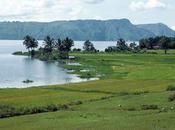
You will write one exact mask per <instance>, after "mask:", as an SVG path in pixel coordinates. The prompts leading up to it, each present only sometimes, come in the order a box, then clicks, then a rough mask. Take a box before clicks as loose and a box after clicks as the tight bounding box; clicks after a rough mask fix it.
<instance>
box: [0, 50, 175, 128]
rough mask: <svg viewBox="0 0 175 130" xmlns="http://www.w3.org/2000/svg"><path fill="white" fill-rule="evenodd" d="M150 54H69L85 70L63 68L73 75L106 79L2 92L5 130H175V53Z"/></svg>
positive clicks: (1, 122) (0, 125)
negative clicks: (79, 74) (174, 89)
mask: <svg viewBox="0 0 175 130" xmlns="http://www.w3.org/2000/svg"><path fill="white" fill-rule="evenodd" d="M150 52H151V53H150V54H146V53H143V54H135V53H132V54H131V53H130V54H126V53H96V52H93V53H91V52H79V53H77V52H74V53H72V52H69V55H71V56H75V57H76V58H75V59H74V60H73V61H74V62H78V63H80V65H74V66H72V65H63V67H65V68H67V69H71V70H75V71H72V72H71V73H77V74H78V73H84V74H85V75H86V74H87V75H90V76H91V75H96V76H97V75H100V77H99V78H100V79H99V80H97V81H89V82H84V83H76V84H65V85H54V86H43V87H33V88H26V89H0V104H1V105H0V115H1V118H2V117H3V118H4V119H0V128H1V129H3V130H11V129H13V130H19V129H25V130H30V129H33V130H47V129H58V128H59V129H63V130H64V129H73V130H74V129H75V130H77V129H83V130H84V129H85V130H86V129H87V130H88V129H95V130H98V129H99V130H100V129H124V130H130V129H134V130H135V129H136V130H140V129H141V130H147V129H153V130H154V129H158V130H159V129H166V130H173V129H174V121H175V120H174V119H175V116H174V112H175V109H174V108H175V104H174V94H173V93H174V92H173V88H174V87H173V85H174V83H175V76H174V73H175V71H174V69H172V68H174V67H175V60H174V59H175V52H174V51H173V50H169V55H164V51H161V50H156V51H155V50H151V51H150ZM152 52H155V54H152ZM81 70H88V71H81ZM88 73H91V74H88ZM31 114H32V115H31ZM14 116H15V117H14ZM7 117H10V118H7ZM55 122H57V123H55ZM116 122H118V123H117V124H116ZM19 123H20V124H21V125H18V124H19ZM31 123H32V125H30V124H31ZM101 124H104V125H101Z"/></svg>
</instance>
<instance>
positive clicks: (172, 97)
mask: <svg viewBox="0 0 175 130" xmlns="http://www.w3.org/2000/svg"><path fill="white" fill-rule="evenodd" d="M168 101H169V102H173V101H175V94H173V95H171V96H169V98H168Z"/></svg>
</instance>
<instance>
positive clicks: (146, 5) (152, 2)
mask: <svg viewBox="0 0 175 130" xmlns="http://www.w3.org/2000/svg"><path fill="white" fill-rule="evenodd" d="M165 7H166V4H165V3H163V2H161V1H160V0H146V1H144V0H139V1H133V2H131V4H130V8H131V9H132V10H133V11H137V10H150V9H155V8H165Z"/></svg>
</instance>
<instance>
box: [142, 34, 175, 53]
mask: <svg viewBox="0 0 175 130" xmlns="http://www.w3.org/2000/svg"><path fill="white" fill-rule="evenodd" d="M139 46H140V48H141V49H144V48H146V49H163V50H165V54H166V53H167V50H168V49H175V37H174V38H173V37H166V36H157V37H150V38H145V39H141V40H140V41H139Z"/></svg>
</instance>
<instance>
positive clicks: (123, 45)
mask: <svg viewBox="0 0 175 130" xmlns="http://www.w3.org/2000/svg"><path fill="white" fill-rule="evenodd" d="M117 49H118V50H119V51H127V50H129V48H128V46H127V44H126V41H125V40H124V39H119V40H118V41H117Z"/></svg>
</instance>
